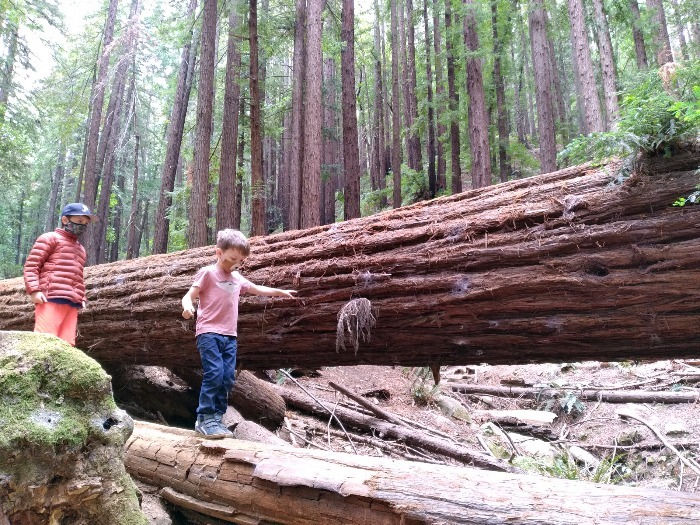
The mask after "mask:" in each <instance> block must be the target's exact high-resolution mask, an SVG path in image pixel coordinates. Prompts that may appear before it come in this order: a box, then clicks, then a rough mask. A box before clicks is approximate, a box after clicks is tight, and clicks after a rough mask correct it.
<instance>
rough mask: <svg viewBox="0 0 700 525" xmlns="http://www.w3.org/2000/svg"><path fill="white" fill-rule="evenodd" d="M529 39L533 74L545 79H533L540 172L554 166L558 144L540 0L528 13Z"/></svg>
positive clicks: (553, 168) (545, 34)
mask: <svg viewBox="0 0 700 525" xmlns="http://www.w3.org/2000/svg"><path fill="white" fill-rule="evenodd" d="M529 21H530V43H531V46H532V63H533V65H534V66H535V78H538V79H547V81H546V82H543V81H540V82H536V83H535V96H536V97H537V117H538V127H539V136H540V166H541V171H542V173H548V172H551V171H555V170H556V169H557V162H556V158H557V144H556V138H555V134H554V112H553V108H552V99H553V97H552V84H551V82H549V76H550V75H549V72H548V68H549V49H548V45H547V14H546V12H545V10H544V2H543V0H533V1H532V7H531V9H530V14H529Z"/></svg>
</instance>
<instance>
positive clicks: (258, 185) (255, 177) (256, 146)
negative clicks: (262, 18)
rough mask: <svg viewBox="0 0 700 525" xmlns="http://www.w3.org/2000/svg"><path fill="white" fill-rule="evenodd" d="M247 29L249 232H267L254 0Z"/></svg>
mask: <svg viewBox="0 0 700 525" xmlns="http://www.w3.org/2000/svg"><path fill="white" fill-rule="evenodd" d="M249 9H250V12H249V13H248V29H249V32H250V34H249V37H250V192H251V203H252V210H251V213H252V218H251V234H252V235H265V234H267V220H266V218H265V198H266V188H265V179H264V177H263V165H262V163H263V160H262V114H261V110H260V86H259V83H258V75H259V74H260V71H259V67H258V2H257V0H251V1H250V3H249Z"/></svg>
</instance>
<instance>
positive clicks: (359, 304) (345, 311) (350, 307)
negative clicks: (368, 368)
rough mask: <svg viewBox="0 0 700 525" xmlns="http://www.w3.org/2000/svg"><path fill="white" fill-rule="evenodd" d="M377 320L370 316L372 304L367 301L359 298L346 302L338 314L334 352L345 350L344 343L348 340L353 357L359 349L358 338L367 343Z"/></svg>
mask: <svg viewBox="0 0 700 525" xmlns="http://www.w3.org/2000/svg"><path fill="white" fill-rule="evenodd" d="M376 322H377V320H376V319H375V318H374V315H372V303H371V302H370V301H369V299H365V298H364V297H360V298H359V299H353V300H351V301H349V302H347V303H346V304H345V305H344V306H343V307H342V308H341V309H340V311H339V312H338V327H337V328H336V331H335V351H336V352H339V351H340V349H341V348H342V349H343V350H346V346H345V343H346V341H347V340H348V339H349V340H350V342H352V346H353V348H354V349H355V355H357V350H358V349H359V347H360V338H362V341H363V342H365V343H367V342H369V339H370V332H371V330H372V328H373V327H374V325H375V324H376Z"/></svg>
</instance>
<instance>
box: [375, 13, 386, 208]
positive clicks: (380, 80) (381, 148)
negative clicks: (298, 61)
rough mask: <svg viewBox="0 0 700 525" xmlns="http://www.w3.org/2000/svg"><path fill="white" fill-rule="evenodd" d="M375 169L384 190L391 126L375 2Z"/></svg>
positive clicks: (380, 185)
mask: <svg viewBox="0 0 700 525" xmlns="http://www.w3.org/2000/svg"><path fill="white" fill-rule="evenodd" d="M374 13H375V17H376V19H375V22H374V50H373V54H374V86H375V87H374V157H375V160H374V169H375V170H376V188H375V189H379V190H383V189H384V188H385V187H386V173H387V171H388V170H387V162H386V141H385V127H388V126H389V124H388V122H386V120H385V118H384V115H385V110H386V108H385V106H386V105H385V104H384V70H383V67H382V55H381V49H382V47H381V46H382V45H383V39H382V38H381V30H380V26H379V23H380V13H379V3H378V1H377V0H374ZM379 206H380V208H383V207H384V206H386V198H385V197H384V195H383V194H382V197H381V199H380V202H379Z"/></svg>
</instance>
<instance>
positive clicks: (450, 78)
mask: <svg viewBox="0 0 700 525" xmlns="http://www.w3.org/2000/svg"><path fill="white" fill-rule="evenodd" d="M455 25H456V24H455ZM453 47H454V46H453V32H452V0H445V49H446V53H447V91H448V98H449V101H450V103H449V107H450V160H451V164H452V166H451V167H452V194H453V195H454V194H456V193H461V192H462V166H461V162H460V158H459V153H460V138H459V124H458V121H457V111H458V109H459V95H458V93H457V86H456V83H455V58H454V51H453Z"/></svg>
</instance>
